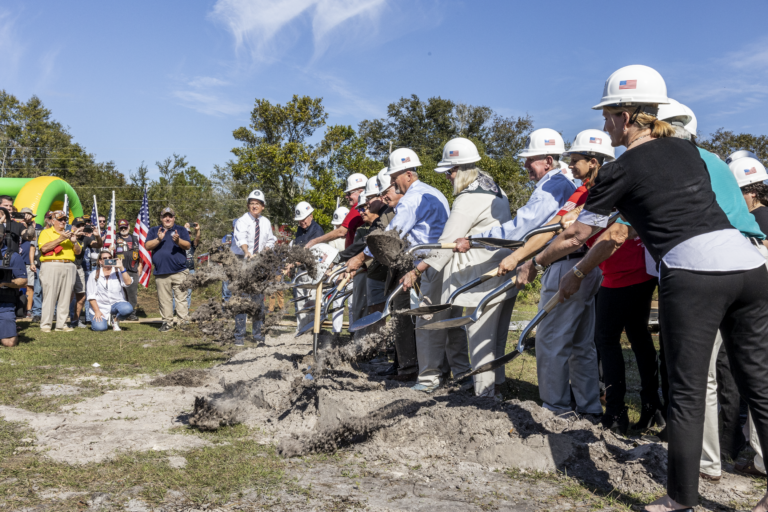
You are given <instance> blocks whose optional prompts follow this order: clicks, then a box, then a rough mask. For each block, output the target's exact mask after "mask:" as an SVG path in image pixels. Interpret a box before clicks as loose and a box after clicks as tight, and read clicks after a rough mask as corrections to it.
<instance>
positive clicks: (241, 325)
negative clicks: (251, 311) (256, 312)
mask: <svg viewBox="0 0 768 512" xmlns="http://www.w3.org/2000/svg"><path fill="white" fill-rule="evenodd" d="M243 297H250V299H251V300H252V301H254V302H256V303H262V304H263V303H264V295H261V294H257V295H250V296H249V295H243ZM247 319H248V318H247V315H246V314H241V315H235V338H236V339H238V340H241V339H243V338H244V337H245V334H246V322H247ZM261 325H262V322H261V320H256V317H255V316H252V317H251V329H252V336H253V339H254V340H257V341H263V340H264V338H263V335H262V334H261Z"/></svg>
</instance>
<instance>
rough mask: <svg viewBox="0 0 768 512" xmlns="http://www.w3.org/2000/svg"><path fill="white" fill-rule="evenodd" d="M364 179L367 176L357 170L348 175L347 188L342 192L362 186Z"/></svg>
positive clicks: (363, 185)
mask: <svg viewBox="0 0 768 512" xmlns="http://www.w3.org/2000/svg"><path fill="white" fill-rule="evenodd" d="M366 180H368V178H366V177H365V174H360V173H359V172H356V173H355V174H352V175H350V177H349V178H347V190H345V191H344V193H347V192H351V191H353V190H356V189H358V188H364V187H365V182H366Z"/></svg>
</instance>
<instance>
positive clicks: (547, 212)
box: [472, 168, 576, 240]
mask: <svg viewBox="0 0 768 512" xmlns="http://www.w3.org/2000/svg"><path fill="white" fill-rule="evenodd" d="M575 190H576V186H575V185H574V184H573V183H572V182H571V180H569V179H568V178H566V177H565V175H564V174H562V172H560V168H557V169H552V170H551V171H549V172H548V173H547V174H545V175H544V177H543V178H541V179H540V180H539V182H538V183H537V184H536V189H535V190H534V191H533V194H531V198H530V199H528V202H527V203H525V206H523V207H522V208H520V209H519V210H517V214H516V215H515V218H514V219H512V220H510V221H507V222H505V223H504V224H502V225H501V226H498V227H495V228H491V229H489V230H488V231H485V232H484V233H480V234H479V235H472V238H484V237H492V238H505V239H507V240H522V239H523V236H524V235H525V234H526V233H528V232H529V231H530V230H532V229H536V228H538V227H540V226H543V225H544V224H545V223H546V222H547V221H549V220H550V219H552V218H553V217H554V216H555V214H557V212H558V211H559V210H560V207H561V206H562V205H564V204H565V203H566V202H568V198H570V197H571V194H573V192H574V191H575Z"/></svg>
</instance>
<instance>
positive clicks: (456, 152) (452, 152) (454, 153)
mask: <svg viewBox="0 0 768 512" xmlns="http://www.w3.org/2000/svg"><path fill="white" fill-rule="evenodd" d="M448 156H459V151H458V150H456V151H449V152H448Z"/></svg>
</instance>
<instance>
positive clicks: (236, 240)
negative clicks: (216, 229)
mask: <svg viewBox="0 0 768 512" xmlns="http://www.w3.org/2000/svg"><path fill="white" fill-rule="evenodd" d="M257 222H258V223H259V247H258V250H254V249H253V243H254V241H255V240H254V239H255V238H256V223H257ZM275 242H277V237H275V235H274V234H273V233H272V224H271V223H270V222H269V219H267V218H266V217H264V216H263V215H259V217H258V219H257V218H255V217H254V216H253V215H251V212H248V213H246V214H245V215H243V216H242V217H240V218H239V219H237V222H235V232H234V236H233V237H232V246H231V247H230V249H231V250H232V252H233V253H234V254H237V255H238V256H245V253H244V252H243V249H242V247H241V246H243V245H247V246H248V251H249V252H250V253H251V254H256V253H257V252H261V251H263V250H264V248H266V247H270V248H271V247H274V246H275Z"/></svg>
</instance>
